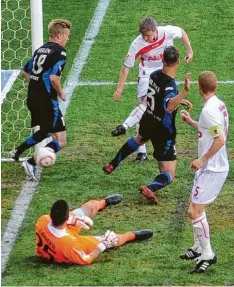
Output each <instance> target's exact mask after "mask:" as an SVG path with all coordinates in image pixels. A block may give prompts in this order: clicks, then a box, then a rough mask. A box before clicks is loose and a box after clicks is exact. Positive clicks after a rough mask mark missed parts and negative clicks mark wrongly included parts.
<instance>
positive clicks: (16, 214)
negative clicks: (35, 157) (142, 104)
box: [1, 0, 110, 273]
mask: <svg viewBox="0 0 234 287" xmlns="http://www.w3.org/2000/svg"><path fill="white" fill-rule="evenodd" d="M109 2H110V0H100V1H99V3H98V6H97V8H96V10H95V13H94V15H93V18H92V20H91V22H90V25H89V27H88V30H87V32H86V34H85V37H84V39H83V42H82V45H81V47H80V50H79V51H78V53H77V56H76V57H75V59H74V62H73V65H72V68H71V71H70V73H69V75H68V79H67V81H66V82H65V84H64V91H65V92H66V94H67V97H68V100H67V102H64V103H63V104H62V105H61V110H62V111H63V113H65V112H66V109H67V108H68V105H69V103H70V99H71V97H72V94H73V91H74V88H75V86H76V85H77V84H78V81H79V77H80V74H81V72H82V69H83V67H84V65H85V63H86V60H87V58H88V55H89V52H90V50H91V47H92V45H93V43H94V42H95V37H96V36H97V34H98V32H99V29H100V27H101V24H102V21H103V18H104V16H105V14H106V11H107V8H108V6H109ZM40 173H41V170H40V169H39V170H38V174H37V177H38V178H40ZM37 185H38V182H33V181H29V180H27V181H26V183H25V184H24V186H23V187H22V189H21V191H20V194H19V197H18V198H17V199H16V201H15V205H14V209H13V211H12V214H11V218H10V220H9V221H8V223H7V227H6V230H5V232H4V234H3V237H2V242H1V250H2V255H1V259H2V260H1V272H2V273H3V272H4V270H5V268H6V265H7V261H8V258H9V256H10V253H11V250H12V248H13V246H14V244H15V241H16V239H17V235H18V231H19V229H20V227H21V225H22V223H23V220H24V217H25V214H26V212H27V209H28V207H29V204H30V202H31V200H32V197H33V194H34V192H35V190H36V188H37Z"/></svg>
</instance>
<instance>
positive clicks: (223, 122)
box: [198, 96, 229, 172]
mask: <svg viewBox="0 0 234 287" xmlns="http://www.w3.org/2000/svg"><path fill="white" fill-rule="evenodd" d="M228 125H229V118H228V112H227V108H226V106H225V104H224V102H222V101H221V100H220V99H218V98H217V96H212V97H211V98H209V99H208V100H207V101H206V102H205V104H204V107H203V109H202V111H201V114H200V117H199V122H198V157H199V158H200V157H202V156H203V155H204V154H205V153H206V152H207V151H208V150H209V148H210V146H211V145H212V143H213V141H214V138H215V137H217V136H219V135H221V134H222V135H223V136H224V138H225V141H226V138H227V134H228ZM203 170H210V171H214V172H224V171H228V170H229V163H228V156H227V151H226V145H224V146H223V147H222V148H221V149H220V150H219V151H218V152H217V153H216V154H215V155H214V156H212V157H211V158H210V159H209V160H208V161H207V162H206V164H205V166H204V167H203Z"/></svg>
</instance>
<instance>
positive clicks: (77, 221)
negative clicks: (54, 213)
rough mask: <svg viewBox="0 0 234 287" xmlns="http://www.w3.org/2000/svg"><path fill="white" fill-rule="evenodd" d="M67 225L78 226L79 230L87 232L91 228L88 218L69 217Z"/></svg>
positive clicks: (90, 220) (91, 222)
mask: <svg viewBox="0 0 234 287" xmlns="http://www.w3.org/2000/svg"><path fill="white" fill-rule="evenodd" d="M68 224H70V225H74V226H79V227H80V228H83V229H86V230H89V229H90V228H91V227H92V226H93V220H92V219H91V218H90V217H88V216H85V215H84V216H71V217H69V220H68Z"/></svg>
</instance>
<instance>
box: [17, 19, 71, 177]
mask: <svg viewBox="0 0 234 287" xmlns="http://www.w3.org/2000/svg"><path fill="white" fill-rule="evenodd" d="M70 29H71V23H70V22H69V21H68V20H65V19H55V20H52V21H51V22H50V23H49V25H48V32H49V42H48V43H46V44H44V45H43V46H41V47H40V48H38V49H37V50H36V51H35V53H34V55H33V57H32V58H31V59H30V60H29V62H28V63H27V64H26V65H25V66H24V68H23V76H24V77H25V78H26V79H27V80H28V81H29V86H28V95H27V106H28V109H29V110H30V113H31V126H32V127H36V126H38V127H39V129H38V130H37V131H36V132H34V134H32V135H31V136H29V137H28V138H27V139H26V140H25V141H24V142H23V143H22V144H21V145H20V146H18V147H17V148H16V150H14V151H12V152H11V156H12V157H13V158H14V159H15V160H16V161H18V160H19V156H20V155H21V154H22V153H23V152H24V151H25V150H27V149H29V148H31V147H33V146H34V145H36V144H38V143H39V142H41V141H43V140H44V139H45V138H47V137H49V136H52V138H53V140H52V141H51V142H50V143H49V144H47V147H50V148H52V149H53V150H54V151H55V153H57V152H58V151H60V150H61V149H62V148H64V146H65V145H66V126H65V122H64V118H63V115H62V113H61V111H60V108H59V102H58V97H59V98H60V99H61V100H62V101H65V100H66V95H65V93H64V91H63V89H62V87H61V82H60V77H61V74H62V71H63V69H64V66H65V64H66V50H65V48H64V47H65V45H66V43H67V41H68V40H69V35H70ZM22 166H23V167H24V169H25V172H26V173H27V174H28V175H29V176H31V177H32V178H33V179H34V180H37V178H36V176H35V171H36V168H35V167H36V163H35V160H34V158H33V157H32V158H30V159H28V160H27V161H24V162H23V163H22Z"/></svg>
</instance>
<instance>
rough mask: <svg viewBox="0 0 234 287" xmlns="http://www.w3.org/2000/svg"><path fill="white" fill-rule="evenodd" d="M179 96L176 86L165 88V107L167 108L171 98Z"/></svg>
mask: <svg viewBox="0 0 234 287" xmlns="http://www.w3.org/2000/svg"><path fill="white" fill-rule="evenodd" d="M175 96H177V88H176V87H174V86H168V87H166V88H165V97H164V108H165V110H166V109H167V105H168V102H169V101H170V99H171V98H174V97H175Z"/></svg>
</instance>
